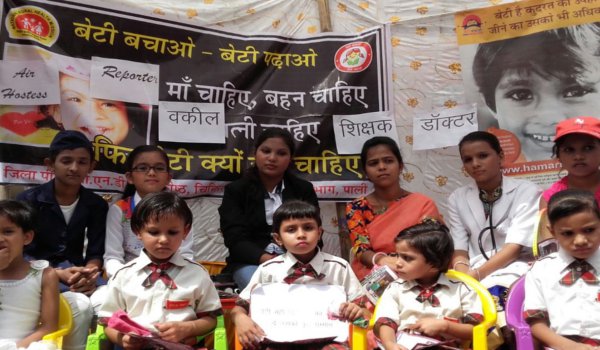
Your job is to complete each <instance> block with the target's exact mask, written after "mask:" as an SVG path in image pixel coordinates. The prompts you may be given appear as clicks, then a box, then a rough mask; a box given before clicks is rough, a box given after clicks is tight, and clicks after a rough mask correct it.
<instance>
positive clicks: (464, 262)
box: [452, 260, 471, 270]
mask: <svg viewBox="0 0 600 350" xmlns="http://www.w3.org/2000/svg"><path fill="white" fill-rule="evenodd" d="M456 265H465V266H466V267H467V269H470V268H471V265H469V263H467V262H466V261H462V260H459V261H457V262H455V263H454V265H452V270H456Z"/></svg>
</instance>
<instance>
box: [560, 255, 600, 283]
mask: <svg viewBox="0 0 600 350" xmlns="http://www.w3.org/2000/svg"><path fill="white" fill-rule="evenodd" d="M567 268H568V269H569V271H568V272H567V274H566V275H564V276H563V277H562V278H561V279H560V284H562V285H565V286H570V285H573V284H574V283H575V282H577V280H578V279H580V278H581V279H582V280H583V281H584V282H585V283H587V284H598V278H596V276H595V275H594V273H593V271H594V267H593V266H592V265H590V263H588V262H587V261H585V260H575V261H573V262H572V263H570V264H569V266H567Z"/></svg>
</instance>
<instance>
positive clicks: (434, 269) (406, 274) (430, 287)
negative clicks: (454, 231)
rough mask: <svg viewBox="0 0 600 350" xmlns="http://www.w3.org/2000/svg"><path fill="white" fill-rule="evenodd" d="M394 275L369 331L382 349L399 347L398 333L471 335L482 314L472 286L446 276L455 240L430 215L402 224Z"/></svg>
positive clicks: (449, 336) (442, 335)
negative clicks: (371, 330) (407, 224)
mask: <svg viewBox="0 0 600 350" xmlns="http://www.w3.org/2000/svg"><path fill="white" fill-rule="evenodd" d="M395 242H396V254H397V257H398V261H397V262H396V264H397V267H398V269H397V271H398V272H397V273H398V277H399V278H398V279H397V280H396V281H394V282H392V283H391V284H390V286H389V287H388V288H387V289H386V290H385V292H383V295H382V296H381V299H380V300H379V304H378V306H377V310H376V314H375V315H374V317H375V319H376V322H375V327H374V332H375V335H376V336H377V337H379V339H380V340H381V342H382V344H383V346H384V348H385V350H391V349H394V350H395V349H402V350H406V348H405V347H403V346H401V345H399V344H398V343H397V341H396V339H397V335H398V334H397V333H398V332H404V331H410V332H418V333H420V334H422V335H425V336H428V337H433V338H439V339H463V340H467V339H471V338H472V334H473V325H477V324H479V323H480V322H481V321H482V319H483V316H482V315H483V314H482V311H481V302H480V301H479V298H478V296H477V294H476V293H475V291H473V290H470V289H469V287H468V286H467V285H465V284H463V283H461V282H456V281H451V280H449V279H448V278H447V277H446V275H445V274H444V272H446V271H448V266H449V264H450V260H451V259H452V254H453V253H454V245H453V242H452V238H451V237H450V234H449V233H448V228H447V227H446V226H444V225H442V224H440V223H438V222H435V221H433V220H425V221H424V222H422V223H420V224H417V225H414V226H411V227H409V228H407V229H404V230H402V231H401V232H400V234H398V236H397V237H396V239H395Z"/></svg>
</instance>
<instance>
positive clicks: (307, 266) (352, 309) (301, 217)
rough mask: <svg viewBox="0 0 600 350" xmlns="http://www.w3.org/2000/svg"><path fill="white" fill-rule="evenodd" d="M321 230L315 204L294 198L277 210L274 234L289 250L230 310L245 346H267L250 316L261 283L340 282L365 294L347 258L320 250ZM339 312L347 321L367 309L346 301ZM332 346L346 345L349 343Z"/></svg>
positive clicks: (262, 270) (260, 272) (263, 268)
mask: <svg viewBox="0 0 600 350" xmlns="http://www.w3.org/2000/svg"><path fill="white" fill-rule="evenodd" d="M322 233H323V229H322V227H321V217H320V213H319V209H318V208H317V207H315V206H313V205H312V204H309V203H306V202H302V201H298V200H292V201H288V202H285V203H283V204H282V205H281V206H280V207H279V208H278V209H277V210H276V211H275V213H274V214H273V237H274V239H275V242H277V244H279V245H282V246H283V247H284V248H285V249H286V253H285V254H283V255H280V256H277V257H275V258H273V259H271V260H269V261H267V262H264V263H262V264H261V265H260V266H259V267H258V269H257V270H256V272H255V273H254V275H253V276H252V279H251V280H250V283H249V284H248V286H247V287H246V288H244V290H243V291H242V293H241V294H240V296H239V299H238V300H237V302H236V304H237V305H236V306H235V307H234V308H233V310H232V311H231V317H232V319H233V322H234V324H235V328H236V331H237V334H238V339H239V340H240V343H241V344H242V346H243V347H244V348H246V349H252V348H268V347H267V346H266V345H265V344H261V340H262V339H263V338H264V337H265V333H264V331H263V330H262V329H261V328H260V326H258V325H257V324H256V323H255V322H254V321H253V320H252V319H251V318H250V316H249V300H250V292H251V291H252V289H253V288H254V287H256V286H257V285H259V284H266V283H289V284H292V283H295V284H321V285H339V286H342V287H344V290H345V292H346V295H347V296H348V298H353V297H355V296H360V295H363V294H364V293H363V290H362V287H361V285H360V283H359V281H358V279H357V278H356V276H355V275H354V272H352V269H351V268H350V265H349V264H348V262H347V261H345V260H343V259H341V258H338V257H335V256H333V255H330V254H327V253H323V252H321V251H320V250H319V248H318V247H317V244H318V242H319V240H320V238H321V234H322ZM339 315H340V317H341V318H342V319H344V320H349V321H354V320H357V319H358V318H360V317H365V310H364V309H363V308H362V307H361V306H359V305H357V304H354V303H352V302H346V303H342V305H341V306H340V309H339ZM328 345H331V343H319V344H318V345H317V344H306V347H307V348H322V347H323V348H324V347H327V346H328ZM333 345H335V346H336V347H337V348H340V347H341V348H347V344H340V343H333ZM274 347H276V348H277V349H281V348H282V346H274Z"/></svg>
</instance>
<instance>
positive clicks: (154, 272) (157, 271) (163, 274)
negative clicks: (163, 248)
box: [142, 262, 177, 289]
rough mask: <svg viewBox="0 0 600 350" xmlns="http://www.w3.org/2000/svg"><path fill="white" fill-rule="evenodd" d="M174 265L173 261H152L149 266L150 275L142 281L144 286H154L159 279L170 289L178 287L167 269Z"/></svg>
mask: <svg viewBox="0 0 600 350" xmlns="http://www.w3.org/2000/svg"><path fill="white" fill-rule="evenodd" d="M171 266H173V264H172V263H170V262H166V263H162V264H156V263H150V264H148V267H149V268H150V275H148V277H147V278H146V279H145V280H144V282H142V286H144V287H146V288H148V287H152V286H153V285H154V283H155V282H156V281H158V280H159V279H160V280H161V281H163V283H164V284H165V286H167V288H169V289H177V285H175V281H173V279H171V276H169V274H168V273H167V270H168V269H169V268H171Z"/></svg>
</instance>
